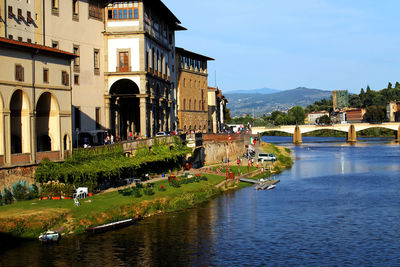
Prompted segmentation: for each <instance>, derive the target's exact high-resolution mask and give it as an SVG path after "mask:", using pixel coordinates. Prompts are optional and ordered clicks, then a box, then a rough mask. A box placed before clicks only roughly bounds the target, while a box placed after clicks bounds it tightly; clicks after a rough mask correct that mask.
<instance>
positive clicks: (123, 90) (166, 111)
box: [104, 1, 184, 139]
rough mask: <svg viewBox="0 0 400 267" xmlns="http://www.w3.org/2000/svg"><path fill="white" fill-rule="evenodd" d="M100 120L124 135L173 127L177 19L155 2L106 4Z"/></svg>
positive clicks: (150, 134) (163, 6) (174, 114)
mask: <svg viewBox="0 0 400 267" xmlns="http://www.w3.org/2000/svg"><path fill="white" fill-rule="evenodd" d="M106 14H107V17H106V20H105V33H104V35H105V43H106V58H107V59H108V60H107V64H106V72H105V78H106V92H105V101H106V114H107V116H106V125H107V127H108V128H109V129H111V130H112V132H115V134H116V135H119V136H120V137H121V139H126V138H127V136H128V135H130V134H131V133H133V134H134V135H140V136H154V135H155V134H156V133H157V132H159V131H171V130H174V129H175V117H176V112H175V109H176V105H177V103H176V95H177V92H176V86H175V85H176V75H175V73H176V72H175V31H177V30H184V28H183V27H181V26H180V25H179V24H180V21H179V20H178V19H177V18H176V17H175V16H174V15H173V14H172V12H171V11H170V10H169V9H168V8H167V7H166V6H165V5H164V4H163V3H162V2H161V1H122V2H121V1H120V2H114V3H110V4H109V5H107V7H106Z"/></svg>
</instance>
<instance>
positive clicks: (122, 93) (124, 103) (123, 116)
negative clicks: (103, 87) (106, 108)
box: [110, 79, 140, 140]
mask: <svg viewBox="0 0 400 267" xmlns="http://www.w3.org/2000/svg"><path fill="white" fill-rule="evenodd" d="M139 94H140V90H139V86H138V85H137V84H136V83H135V82H134V81H132V80H130V79H120V80H118V81H116V82H114V83H113V84H112V85H111V87H110V96H111V99H110V102H111V107H110V112H111V114H110V118H111V132H112V133H113V134H114V135H115V136H116V135H118V136H119V138H120V140H127V138H128V136H129V133H131V132H132V133H137V134H139V133H140V107H139V105H140V100H139V97H138V95H139Z"/></svg>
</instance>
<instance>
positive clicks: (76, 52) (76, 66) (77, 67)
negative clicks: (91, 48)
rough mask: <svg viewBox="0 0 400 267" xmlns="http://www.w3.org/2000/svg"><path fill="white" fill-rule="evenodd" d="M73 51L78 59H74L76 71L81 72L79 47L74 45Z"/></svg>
mask: <svg viewBox="0 0 400 267" xmlns="http://www.w3.org/2000/svg"><path fill="white" fill-rule="evenodd" d="M73 51H74V54H75V55H77V57H75V58H74V71H79V65H80V58H79V45H74V47H73Z"/></svg>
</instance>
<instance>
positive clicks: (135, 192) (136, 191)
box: [132, 187, 142, 198]
mask: <svg viewBox="0 0 400 267" xmlns="http://www.w3.org/2000/svg"><path fill="white" fill-rule="evenodd" d="M132 194H133V197H136V198H139V197H141V196H142V194H140V189H139V188H134V187H133V188H132Z"/></svg>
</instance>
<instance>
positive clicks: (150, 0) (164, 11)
mask: <svg viewBox="0 0 400 267" xmlns="http://www.w3.org/2000/svg"><path fill="white" fill-rule="evenodd" d="M113 2H120V1H118V0H116V1H114V0H106V1H105V5H108V4H110V3H113ZM143 3H144V4H145V5H149V6H150V5H151V8H152V9H153V10H155V11H156V12H157V13H158V14H160V15H161V16H165V17H167V18H168V19H169V20H170V21H171V24H174V25H175V27H174V30H176V31H185V30H187V29H186V28H185V27H183V26H181V25H178V24H181V22H180V21H179V19H178V18H177V17H176V16H175V15H174V13H172V11H171V10H169V8H168V7H167V6H166V5H165V4H164V3H163V2H162V1H160V0H143Z"/></svg>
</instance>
